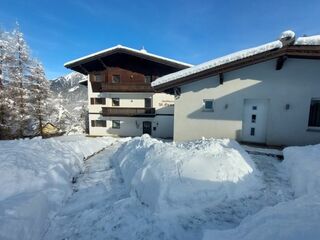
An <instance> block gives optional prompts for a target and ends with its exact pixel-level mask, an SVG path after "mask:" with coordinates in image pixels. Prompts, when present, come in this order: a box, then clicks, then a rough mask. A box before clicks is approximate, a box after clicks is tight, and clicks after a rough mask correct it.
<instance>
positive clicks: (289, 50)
mask: <svg viewBox="0 0 320 240" xmlns="http://www.w3.org/2000/svg"><path fill="white" fill-rule="evenodd" d="M281 56H286V57H288V58H303V59H320V45H291V46H286V47H283V48H278V49H274V50H270V51H266V52H263V53H260V54H257V55H253V56H250V57H247V58H243V59H240V60H236V61H233V62H229V63H226V64H222V65H219V66H217V67H213V68H210V69H206V70H204V71H201V72H197V73H194V74H190V75H187V76H184V77H181V78H177V79H175V80H172V81H168V82H165V83H163V84H159V85H156V86H153V88H154V89H155V91H156V92H163V91H167V92H170V91H171V89H173V88H176V87H180V86H181V85H184V84H187V83H190V82H195V81H199V80H201V79H204V78H208V77H211V76H215V75H219V74H223V73H226V72H230V71H234V70H237V69H241V68H243V67H246V66H250V65H254V64H257V63H261V62H265V61H268V60H271V59H276V58H279V57H281Z"/></svg>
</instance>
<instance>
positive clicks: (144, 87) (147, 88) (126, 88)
mask: <svg viewBox="0 0 320 240" xmlns="http://www.w3.org/2000/svg"><path fill="white" fill-rule="evenodd" d="M92 90H93V91H94V92H154V90H153V88H152V87H151V85H150V84H147V83H135V84H132V83H131V84H127V83H107V84H106V83H99V82H92Z"/></svg>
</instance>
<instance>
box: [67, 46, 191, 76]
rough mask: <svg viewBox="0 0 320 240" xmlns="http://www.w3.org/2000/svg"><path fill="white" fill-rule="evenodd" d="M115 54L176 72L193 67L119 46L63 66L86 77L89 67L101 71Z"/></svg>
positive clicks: (143, 51) (90, 69) (89, 70)
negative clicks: (163, 66) (162, 66)
mask: <svg viewBox="0 0 320 240" xmlns="http://www.w3.org/2000/svg"><path fill="white" fill-rule="evenodd" d="M115 54H124V55H129V56H133V57H137V58H140V59H144V60H147V61H150V62H154V63H158V64H162V65H165V66H169V67H172V68H175V69H177V70H181V69H185V68H188V67H192V66H193V65H191V64H188V63H184V62H180V61H176V60H173V59H170V58H165V57H161V56H158V55H155V54H151V53H148V52H146V51H145V50H136V49H133V48H128V47H124V46H121V45H117V46H115V47H112V48H108V49H105V50H102V51H100V52H97V53H93V54H90V55H87V56H85V57H82V58H78V59H76V60H73V61H70V62H67V63H65V64H64V66H65V67H66V68H69V69H72V70H73V71H77V72H80V73H82V74H85V75H87V74H88V73H89V72H91V71H92V68H90V65H91V66H92V65H93V64H95V65H96V66H97V67H98V69H101V70H102V69H105V68H106V67H107V66H106V64H105V61H104V59H106V58H107V57H109V56H112V55H115Z"/></svg>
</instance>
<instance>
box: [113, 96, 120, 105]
mask: <svg viewBox="0 0 320 240" xmlns="http://www.w3.org/2000/svg"><path fill="white" fill-rule="evenodd" d="M112 106H114V107H119V106H120V98H112Z"/></svg>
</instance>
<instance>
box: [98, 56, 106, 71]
mask: <svg viewBox="0 0 320 240" xmlns="http://www.w3.org/2000/svg"><path fill="white" fill-rule="evenodd" d="M99 62H100V63H101V64H102V66H103V67H104V68H105V70H107V69H108V67H107V65H106V64H105V63H104V61H102V59H101V58H99Z"/></svg>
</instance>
